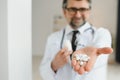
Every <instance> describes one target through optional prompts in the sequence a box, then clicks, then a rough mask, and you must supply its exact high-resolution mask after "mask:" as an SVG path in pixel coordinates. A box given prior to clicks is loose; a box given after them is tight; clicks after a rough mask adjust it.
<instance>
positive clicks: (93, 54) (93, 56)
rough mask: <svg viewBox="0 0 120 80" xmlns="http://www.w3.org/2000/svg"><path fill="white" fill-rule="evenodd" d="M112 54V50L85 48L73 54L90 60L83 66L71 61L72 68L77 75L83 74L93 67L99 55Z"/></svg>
mask: <svg viewBox="0 0 120 80" xmlns="http://www.w3.org/2000/svg"><path fill="white" fill-rule="evenodd" d="M110 53H112V48H108V47H105V48H95V47H85V48H82V49H80V50H77V51H75V52H74V53H73V55H75V54H86V55H88V56H89V57H90V60H89V61H88V62H87V63H85V64H84V66H81V67H80V66H78V65H79V64H78V63H77V61H76V60H74V59H73V60H72V66H73V67H74V69H75V71H76V72H78V73H79V74H83V73H84V72H85V71H90V70H91V69H92V68H93V65H94V64H95V61H96V59H97V57H98V55H100V54H110Z"/></svg>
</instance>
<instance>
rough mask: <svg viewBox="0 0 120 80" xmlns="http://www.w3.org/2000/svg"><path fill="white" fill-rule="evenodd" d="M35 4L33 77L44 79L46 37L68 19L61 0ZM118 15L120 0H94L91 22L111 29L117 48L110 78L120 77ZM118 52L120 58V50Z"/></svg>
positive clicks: (33, 20)
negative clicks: (117, 57)
mask: <svg viewBox="0 0 120 80" xmlns="http://www.w3.org/2000/svg"><path fill="white" fill-rule="evenodd" d="M32 4H33V6H32V9H33V10H32V11H33V14H32V18H33V19H32V32H33V33H32V37H33V38H32V44H33V46H32V49H33V52H32V54H33V80H42V79H41V77H40V75H39V70H38V69H39V64H40V61H41V59H42V56H43V54H44V49H45V44H46V40H47V37H48V35H49V34H51V33H52V32H54V31H56V30H59V29H60V28H62V27H64V25H65V24H66V22H65V19H64V16H63V13H62V7H61V6H62V0H52V1H51V0H50V1H49V0H33V3H32ZM118 16H119V15H118V0H92V14H91V17H90V22H91V23H92V24H93V25H94V26H97V27H104V28H107V29H109V31H110V32H111V35H112V39H113V44H112V47H113V48H114V52H113V54H111V55H110V57H109V64H108V76H107V77H108V80H113V79H115V80H119V79H120V77H119V74H120V71H119V70H120V65H119V62H116V55H117V54H116V45H115V44H116V37H117V29H118V28H117V27H118ZM117 38H118V37H117ZM119 46H120V44H119ZM117 56H119V58H120V54H119V55H117Z"/></svg>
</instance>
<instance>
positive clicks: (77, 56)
mask: <svg viewBox="0 0 120 80" xmlns="http://www.w3.org/2000/svg"><path fill="white" fill-rule="evenodd" d="M73 58H75V59H76V61H78V62H79V64H80V66H82V65H83V64H84V62H88V60H89V59H90V57H89V56H87V55H86V54H75V55H74V57H73Z"/></svg>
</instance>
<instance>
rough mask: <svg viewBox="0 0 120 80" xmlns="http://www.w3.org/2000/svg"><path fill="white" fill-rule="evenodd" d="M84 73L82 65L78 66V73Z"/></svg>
mask: <svg viewBox="0 0 120 80" xmlns="http://www.w3.org/2000/svg"><path fill="white" fill-rule="evenodd" d="M84 73H85V70H84V67H80V68H79V71H78V74H80V75H82V74H84Z"/></svg>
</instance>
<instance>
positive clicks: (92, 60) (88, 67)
mask: <svg viewBox="0 0 120 80" xmlns="http://www.w3.org/2000/svg"><path fill="white" fill-rule="evenodd" d="M96 59H97V56H94V55H93V56H91V57H90V59H89V61H88V62H87V63H86V65H85V71H87V72H89V71H90V70H91V69H92V68H93V65H94V64H95V61H96Z"/></svg>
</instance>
